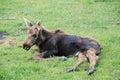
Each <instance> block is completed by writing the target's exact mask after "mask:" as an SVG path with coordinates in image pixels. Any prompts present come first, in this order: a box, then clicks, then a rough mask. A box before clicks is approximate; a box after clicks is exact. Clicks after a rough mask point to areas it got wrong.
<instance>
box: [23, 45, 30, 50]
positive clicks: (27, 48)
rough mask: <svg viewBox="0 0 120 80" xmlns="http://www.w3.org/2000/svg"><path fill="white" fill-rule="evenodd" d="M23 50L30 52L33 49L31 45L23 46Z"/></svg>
mask: <svg viewBox="0 0 120 80" xmlns="http://www.w3.org/2000/svg"><path fill="white" fill-rule="evenodd" d="M23 48H24V49H25V50H29V49H30V48H31V47H30V46H29V45H23Z"/></svg>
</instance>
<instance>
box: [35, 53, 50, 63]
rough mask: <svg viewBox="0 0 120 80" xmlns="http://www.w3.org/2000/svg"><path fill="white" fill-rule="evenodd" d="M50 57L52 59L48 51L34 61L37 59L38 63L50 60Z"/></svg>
mask: <svg viewBox="0 0 120 80" xmlns="http://www.w3.org/2000/svg"><path fill="white" fill-rule="evenodd" d="M48 57H50V54H49V53H48V52H47V51H46V52H42V53H40V55H37V56H35V58H34V59H35V60H36V61H40V60H48V59H46V58H48Z"/></svg>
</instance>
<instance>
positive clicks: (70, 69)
mask: <svg viewBox="0 0 120 80" xmlns="http://www.w3.org/2000/svg"><path fill="white" fill-rule="evenodd" d="M74 70H75V69H74V68H73V67H71V68H69V69H67V72H73V71H74Z"/></svg>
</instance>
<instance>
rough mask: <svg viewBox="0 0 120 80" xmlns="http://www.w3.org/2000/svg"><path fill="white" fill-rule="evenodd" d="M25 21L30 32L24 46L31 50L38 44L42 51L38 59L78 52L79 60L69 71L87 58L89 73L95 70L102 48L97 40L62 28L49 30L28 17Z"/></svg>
mask: <svg viewBox="0 0 120 80" xmlns="http://www.w3.org/2000/svg"><path fill="white" fill-rule="evenodd" d="M25 22H26V24H27V26H28V27H29V33H28V38H27V40H26V41H25V42H24V44H23V48H24V49H26V50H29V49H30V48H31V47H32V46H33V45H37V46H38V47H39V49H40V52H41V53H40V55H38V56H36V57H35V58H36V59H37V60H43V59H45V58H48V57H50V56H52V55H55V56H66V57H68V56H71V55H72V56H73V55H75V54H77V55H78V62H77V63H76V64H75V65H74V66H73V67H71V68H69V69H68V72H71V71H74V70H75V69H76V68H77V67H78V66H79V65H80V64H81V63H83V62H84V61H86V60H88V61H89V62H90V66H89V69H88V74H92V73H93V72H94V67H95V64H96V62H97V60H98V59H99V57H98V54H99V53H100V52H101V49H102V47H101V45H100V44H99V43H98V42H97V41H96V40H94V39H91V38H87V37H85V38H83V37H79V36H74V35H68V34H66V33H64V32H63V31H61V30H55V31H48V30H47V29H46V28H44V27H43V26H42V25H41V23H40V22H38V23H37V25H33V24H32V23H31V22H30V21H28V20H26V19H25Z"/></svg>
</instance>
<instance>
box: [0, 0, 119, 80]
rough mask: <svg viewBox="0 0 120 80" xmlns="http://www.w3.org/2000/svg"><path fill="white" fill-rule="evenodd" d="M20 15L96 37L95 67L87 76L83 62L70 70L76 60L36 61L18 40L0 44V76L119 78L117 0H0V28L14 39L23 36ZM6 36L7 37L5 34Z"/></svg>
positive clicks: (6, 79)
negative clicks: (99, 47) (98, 45)
mask: <svg viewBox="0 0 120 80" xmlns="http://www.w3.org/2000/svg"><path fill="white" fill-rule="evenodd" d="M23 17H25V18H28V19H29V20H31V21H32V22H33V23H36V22H37V21H38V20H40V21H41V22H42V24H43V25H44V26H46V27H47V28H48V29H50V30H55V29H57V28H60V29H62V30H63V31H65V32H67V33H70V34H74V35H79V36H90V37H93V38H95V39H97V40H98V41H99V42H100V43H101V44H102V46H103V48H104V49H103V50H102V53H101V54H100V60H99V62H98V63H97V65H96V71H95V73H94V74H93V75H91V76H88V75H87V71H84V69H85V68H88V66H89V64H88V63H87V62H85V63H84V64H82V65H81V66H80V67H78V68H77V70H76V71H75V72H73V73H66V69H67V68H69V67H70V66H72V65H74V64H75V63H76V62H77V58H74V57H72V58H69V59H68V60H67V61H63V60H57V59H55V60H52V61H41V62H38V63H36V62H35V61H34V60H33V57H34V56H35V54H32V50H33V48H32V49H31V50H30V51H25V50H23V49H22V44H17V45H16V46H14V47H11V46H5V45H0V80H120V77H119V76H120V1H119V0H0V18H15V20H0V32H7V33H8V34H9V37H14V38H16V40H17V41H18V42H23V41H24V40H25V38H26V32H27V31H26V29H27V28H26V27H25V23H24V21H23ZM9 37H8V38H9Z"/></svg>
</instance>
